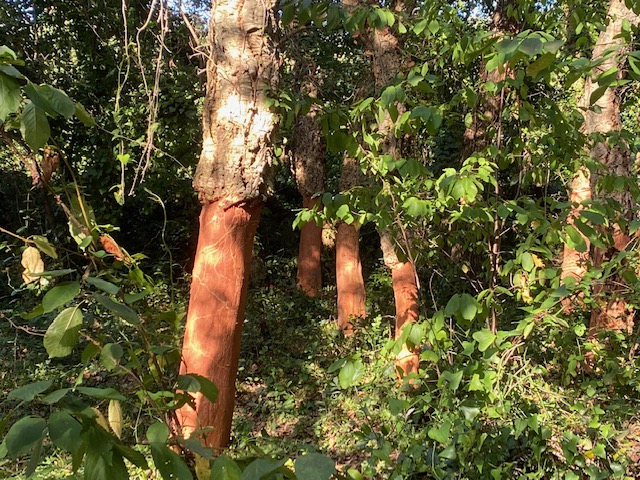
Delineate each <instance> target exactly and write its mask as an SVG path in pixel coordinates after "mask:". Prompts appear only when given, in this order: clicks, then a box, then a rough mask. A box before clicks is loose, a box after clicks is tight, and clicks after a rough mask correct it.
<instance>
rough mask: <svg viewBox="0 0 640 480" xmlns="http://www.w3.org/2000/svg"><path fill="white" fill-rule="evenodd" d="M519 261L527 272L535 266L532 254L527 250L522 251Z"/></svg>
mask: <svg viewBox="0 0 640 480" xmlns="http://www.w3.org/2000/svg"><path fill="white" fill-rule="evenodd" d="M520 263H521V264H522V268H523V269H524V270H525V271H527V272H530V271H531V270H533V268H534V267H535V263H534V261H533V255H531V254H530V253H529V252H524V253H523V254H522V256H521V257H520Z"/></svg>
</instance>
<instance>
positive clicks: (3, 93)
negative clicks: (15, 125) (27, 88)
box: [0, 73, 22, 123]
mask: <svg viewBox="0 0 640 480" xmlns="http://www.w3.org/2000/svg"><path fill="white" fill-rule="evenodd" d="M21 100H22V95H21V94H20V85H19V84H18V82H17V81H16V80H15V79H14V78H11V77H9V76H7V75H5V74H4V73H0V123H2V122H4V121H5V119H6V118H7V116H9V115H11V114H12V113H15V112H16V111H18V108H19V107H20V101H21Z"/></svg>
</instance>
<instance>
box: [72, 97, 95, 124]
mask: <svg viewBox="0 0 640 480" xmlns="http://www.w3.org/2000/svg"><path fill="white" fill-rule="evenodd" d="M74 115H75V116H76V118H77V119H78V120H80V121H81V122H82V123H83V124H84V125H85V126H87V127H95V125H96V121H95V120H94V118H93V117H92V116H91V114H90V113H89V112H87V111H86V110H85V108H84V107H83V106H82V105H81V104H80V103H76V104H75V111H74Z"/></svg>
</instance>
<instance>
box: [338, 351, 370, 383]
mask: <svg viewBox="0 0 640 480" xmlns="http://www.w3.org/2000/svg"><path fill="white" fill-rule="evenodd" d="M363 374H364V365H363V364H362V360H361V359H360V358H357V359H355V360H347V362H346V363H345V364H344V366H343V367H342V368H341V369H340V373H338V380H339V382H340V388H343V389H346V388H349V387H352V386H353V385H355V384H356V383H357V381H358V380H359V379H360V377H362V375H363Z"/></svg>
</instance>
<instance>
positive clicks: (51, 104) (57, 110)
mask: <svg viewBox="0 0 640 480" xmlns="http://www.w3.org/2000/svg"><path fill="white" fill-rule="evenodd" d="M24 92H25V93H26V94H27V96H28V97H29V99H30V100H31V101H32V102H33V103H34V104H35V105H36V106H38V107H40V108H41V109H42V110H44V111H45V112H46V113H48V114H49V115H51V116H52V117H56V116H58V115H62V116H63V117H64V118H67V119H69V118H71V116H72V115H73V114H74V112H75V109H76V107H75V104H74V103H73V101H72V100H71V99H70V98H69V97H68V96H67V94H66V93H64V92H63V91H62V90H58V89H57V88H55V87H52V86H51V85H36V84H34V83H32V82H28V83H27V85H26V86H25V88H24Z"/></svg>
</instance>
